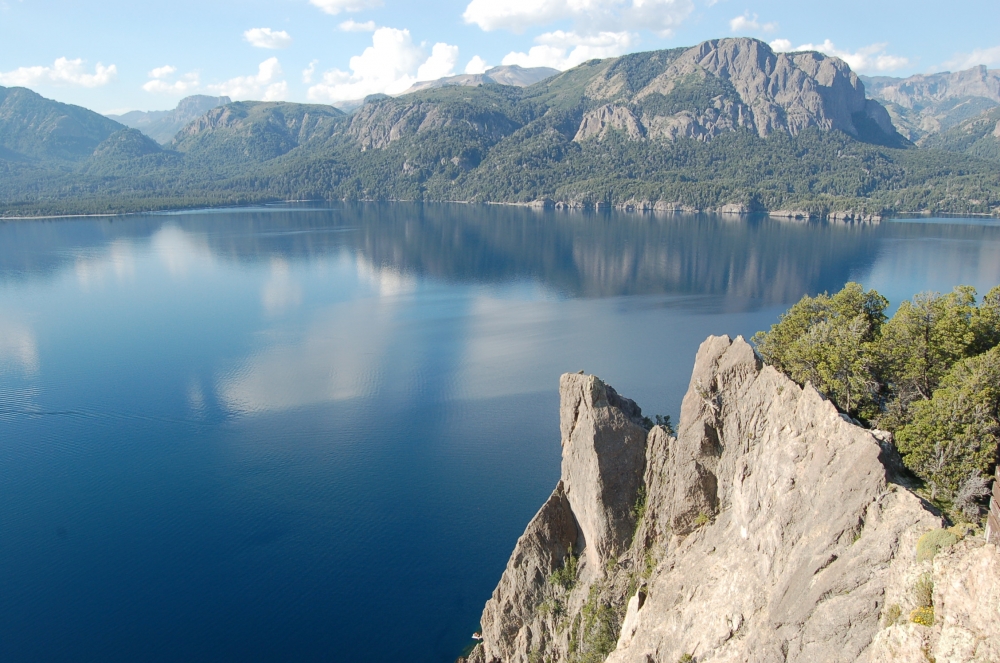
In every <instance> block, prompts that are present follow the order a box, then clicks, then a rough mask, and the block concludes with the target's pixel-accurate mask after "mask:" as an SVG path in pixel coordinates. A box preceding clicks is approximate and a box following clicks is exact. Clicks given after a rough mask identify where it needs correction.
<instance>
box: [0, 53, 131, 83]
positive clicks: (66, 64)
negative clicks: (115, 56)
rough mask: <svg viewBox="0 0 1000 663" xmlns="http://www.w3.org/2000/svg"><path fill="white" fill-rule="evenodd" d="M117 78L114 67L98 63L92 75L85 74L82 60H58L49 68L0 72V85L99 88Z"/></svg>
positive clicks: (27, 68) (39, 67)
mask: <svg viewBox="0 0 1000 663" xmlns="http://www.w3.org/2000/svg"><path fill="white" fill-rule="evenodd" d="M117 76H118V68H117V67H116V66H115V65H109V66H107V67H105V66H104V65H102V64H101V63H100V62H98V63H97V66H96V67H94V73H92V74H90V73H87V72H86V71H85V70H84V68H83V60H81V59H80V58H77V59H76V60H70V59H67V58H59V59H58V60H56V61H55V62H54V63H53V64H52V66H51V67H43V66H37V67H20V68H18V69H15V70H13V71H7V72H0V85H44V84H46V83H55V84H63V85H79V86H81V87H101V86H102V85H107V84H108V83H110V82H111V81H113V80H114V79H115V78H117Z"/></svg>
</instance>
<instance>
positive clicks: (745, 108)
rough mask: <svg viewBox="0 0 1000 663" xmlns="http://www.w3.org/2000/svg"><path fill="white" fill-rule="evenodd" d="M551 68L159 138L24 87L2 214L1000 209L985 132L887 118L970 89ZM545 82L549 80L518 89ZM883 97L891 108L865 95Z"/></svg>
mask: <svg viewBox="0 0 1000 663" xmlns="http://www.w3.org/2000/svg"><path fill="white" fill-rule="evenodd" d="M551 73H552V72H551V71H548V70H543V71H537V70H525V69H520V68H513V67H509V68H496V69H493V70H490V71H488V72H486V74H483V75H481V76H482V77H481V78H477V77H475V76H459V77H451V78H449V79H442V80H440V81H434V82H432V83H430V84H428V85H425V86H424V87H423V89H418V90H415V91H413V92H410V93H407V94H403V95H400V96H396V97H387V96H385V95H377V96H373V97H369V98H368V99H366V100H364V102H363V103H362V104H361V105H360V106H359V107H358V108H357V109H356V110H355V111H354V112H353V113H350V114H348V113H344V112H343V111H341V110H339V109H337V108H334V107H332V106H326V105H319V104H297V103H287V102H253V101H244V102H235V103H223V102H226V101H227V100H226V99H224V98H204V97H202V98H195V99H194V100H189V101H187V102H186V103H182V104H181V107H179V108H178V109H176V110H175V111H172V112H170V113H169V114H167V115H155V116H153V115H150V114H146V115H133V114H129V115H128V116H122V117H121V119H122V120H123V121H125V120H127V121H128V122H130V123H132V124H134V125H136V126H139V123H140V122H147V124H146V125H145V126H146V131H148V132H149V134H153V133H155V134H156V135H153V136H151V137H147V134H144V133H142V132H141V131H140V130H139V129H136V128H132V127H126V126H124V125H123V124H122V123H119V122H116V121H114V120H112V119H110V118H106V117H102V116H100V115H98V114H96V113H92V112H90V111H87V110H86V109H83V108H80V107H76V106H69V105H66V104H59V103H57V102H53V101H50V100H47V99H44V98H42V97H40V96H39V95H37V94H35V93H33V92H31V91H29V90H25V89H23V88H0V172H2V173H4V177H3V178H2V179H0V203H2V204H0V213H2V214H4V215H8V216H12V215H25V214H28V215H30V214H51V213H80V212H88V213H97V212H126V211H139V210H147V209H160V208H169V207H183V206H192V205H215V204H240V203H247V202H253V201H270V200H287V199H295V200H305V199H312V200H340V199H349V200H354V199H360V200H424V201H432V200H437V201H464V202H502V203H531V204H537V205H549V204H555V205H559V206H563V207H601V206H619V207H624V208H635V209H663V210H666V209H701V210H707V209H716V210H722V209H726V210H730V211H740V212H746V211H764V210H770V211H779V210H782V211H784V210H792V211H794V212H795V215H804V216H809V215H817V216H823V215H829V214H834V215H837V216H840V217H847V218H853V217H854V216H855V215H857V216H859V217H860V216H863V215H864V216H867V215H872V214H875V215H879V214H886V213H901V212H925V213H926V212H930V211H936V212H955V213H991V212H993V211H995V210H997V209H1000V178H998V176H997V169H996V161H991V159H995V158H996V157H995V156H991V155H992V154H993V152H991V148H990V146H991V145H992V144H993V143H992V142H991V141H995V140H996V137H995V136H994V135H993V128H990V127H988V126H987V124H988V119H980V120H977V121H976V122H973V123H972V124H968V125H967V124H963V122H961V121H959V122H956V123H954V126H951V127H950V128H949V129H948V130H947V131H945V132H943V133H940V134H937V136H938V138H936V139H935V140H936V141H937V142H932V141H930V139H929V138H927V137H926V136H923V135H922V136H921V137H919V139H918V140H919V141H920V147H917V146H915V145H914V141H913V140H911V139H910V138H908V137H907V135H905V134H901V133H900V132H899V131H897V129H896V126H894V121H893V118H894V117H896V116H898V114H899V113H898V111H893V110H892V109H893V108H895V106H899V107H900V108H902V107H903V106H902V105H901V102H902V101H904V100H905V99H910V100H911V101H910V102H908V103H910V105H911V106H913V107H914V108H916V107H917V106H919V105H920V104H925V101H923V100H924V99H925V98H927V99H929V98H931V97H933V96H934V95H935V94H936V95H938V96H943V97H945V98H947V99H951V98H953V97H954V95H959V97H963V95H964V97H972V96H973V93H974V92H976V91H977V90H979V88H975V87H974V85H973V83H970V82H968V81H967V80H965V79H961V77H959V78H960V80H959V81H958V82H956V83H949V85H951V88H949V89H952V90H953V91H952V92H948V93H940V92H936V91H934V90H937V89H938V88H940V85H939V86H938V88H933V86H931V85H929V84H927V85H924V86H923V87H919V86H916V85H915V84H909V83H907V84H904V83H900V82H897V83H892V82H891V80H890V79H884V78H880V79H877V80H876V79H870V85H871V87H872V89H873V90H875V93H873V94H866V85H865V83H864V80H863V79H862V78H859V77H858V76H857V75H856V74H855V73H854V72H853V71H851V69H850V68H849V67H848V65H847V64H846V63H844V62H843V61H841V60H839V59H837V58H833V57H828V56H825V55H823V54H821V53H817V52H800V53H775V52H774V51H773V50H772V49H771V48H770V46H768V45H767V44H766V43H764V42H761V41H758V40H754V39H744V38H741V39H720V40H711V41H707V42H704V43H702V44H699V45H697V46H695V47H692V48H677V49H671V50H663V51H651V52H645V53H633V54H629V55H625V56H621V57H618V58H609V59H604V60H591V61H588V62H585V63H583V64H581V65H579V66H577V67H575V68H573V69H570V70H568V71H565V72H562V73H555V74H554V75H549V74H551ZM990 75H991V72H986V75H985V78H983V77H980V78H981V79H982V80H985V81H987V83H983V85H986V87H985V88H983V90H981V91H980V93H982V94H988V93H989V88H988V81H989V80H992V79H990V78H989V76H990ZM948 76H952V75H948ZM531 77H538V78H541V79H542V80H538V81H537V82H534V83H531V84H530V85H526V86H521V85H523V84H524V83H527V82H529V81H530V80H531ZM972 78H974V77H972ZM893 80H896V79H893ZM899 80H903V81H905V80H909V79H899ZM948 80H949V81H950V80H951V79H948ZM963 81H965V82H963ZM510 82H513V83H517V85H510V84H506V83H510ZM932 88H933V89H932ZM893 90H896V92H893ZM949 94H951V95H953V97H948V95H949ZM877 95H883V96H882V97H880V99H882V101H879V99H873V98H870V97H872V96H877ZM906 95H909V96H908V97H907V96H906ZM920 95H923V96H920ZM890 96H891V97H892V98H893V99H895V101H887V100H886V98H888V97H890ZM959 97H954V98H959ZM964 97H963V98H964ZM975 98H977V99H980V98H981V99H985V100H987V101H989V98H988V97H975ZM219 103H222V105H219V106H216V104H219ZM883 103H884V104H885V105H883ZM926 103H930V102H926ZM983 103H984V104H985V103H986V102H983ZM199 104H202V106H199ZM894 104H895V106H894ZM205 106H216V107H214V108H209V109H207V110H202V112H201V113H200V114H197V115H196V116H195V117H194V118H193V119H191V120H190V121H189V122H188V123H187V124H185V125H184V126H183V127H182V128H181V129H180V130H179V131H177V132H176V133H175V134H174V135H173V137H172V138H170V139H169V140H165V133H158V131H160V130H157V132H154V130H153V129H151V128H150V127H152V126H154V125H156V126H159V127H167V126H168V120H169V121H172V122H175V123H176V122H179V121H180V118H182V117H184V116H185V113H187V114H189V115H193V114H195V112H196V110H195V109H197V110H201V109H203V108H204V107H205ZM887 106H888V108H889V110H887ZM921 107H922V108H924V107H926V105H924V106H921ZM894 112H895V113H896V115H893V113H894ZM975 117H979V116H975ZM985 117H986V116H983V118H985ZM969 121H970V122H972V120H971V119H970V120H969ZM157 123H159V124H157ZM995 124H996V123H995V122H994V127H995ZM897 125H898V120H897ZM904 129H905V128H904ZM987 129H988V130H987ZM162 131H167V129H166V128H163V129H162ZM952 132H959V133H960V135H956V136H953V135H952ZM962 132H964V133H962ZM154 139H157V140H154ZM158 140H159V141H160V142H162V143H163V144H162V145H161V144H159V143H158V142H157V141H158Z"/></svg>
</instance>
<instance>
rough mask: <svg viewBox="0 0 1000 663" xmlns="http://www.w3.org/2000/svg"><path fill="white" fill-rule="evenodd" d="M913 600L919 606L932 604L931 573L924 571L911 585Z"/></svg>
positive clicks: (932, 585)
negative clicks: (914, 583) (915, 582)
mask: <svg viewBox="0 0 1000 663" xmlns="http://www.w3.org/2000/svg"><path fill="white" fill-rule="evenodd" d="M913 601H914V602H915V603H916V604H917V606H918V607H921V608H930V607H931V606H933V605H934V579H933V578H931V574H929V573H925V574H923V575H922V576H920V578H919V579H918V580H917V584H916V585H914V586H913Z"/></svg>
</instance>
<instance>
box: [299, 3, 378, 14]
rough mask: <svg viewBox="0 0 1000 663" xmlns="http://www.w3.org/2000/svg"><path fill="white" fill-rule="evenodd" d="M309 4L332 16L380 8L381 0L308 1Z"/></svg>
mask: <svg viewBox="0 0 1000 663" xmlns="http://www.w3.org/2000/svg"><path fill="white" fill-rule="evenodd" d="M309 2H310V3H311V4H312V5H314V6H316V7H319V8H320V9H322V10H323V11H325V12H326V13H327V14H334V15H336V14H339V13H340V12H359V11H362V10H365V9H371V8H372V7H381V6H382V0H309Z"/></svg>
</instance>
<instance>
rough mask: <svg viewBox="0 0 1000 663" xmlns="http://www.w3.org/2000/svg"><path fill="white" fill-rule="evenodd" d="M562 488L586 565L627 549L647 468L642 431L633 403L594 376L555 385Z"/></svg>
mask: <svg viewBox="0 0 1000 663" xmlns="http://www.w3.org/2000/svg"><path fill="white" fill-rule="evenodd" d="M559 397H560V405H559V428H560V430H561V432H562V450H563V451H562V457H563V459H562V483H563V486H564V488H565V491H566V497H567V498H568V500H569V504H570V507H571V508H572V510H573V515H574V517H575V518H576V521H577V523H578V525H579V527H580V534H581V535H582V537H583V538H582V541H581V542H580V543H581V544H582V547H583V548H585V549H586V550H587V554H588V558H589V559H590V561H591V562H592V563H594V564H597V565H599V566H600V565H603V564H604V563H605V562H606V561H607V560H608V559H610V558H612V557H617V556H618V555H620V554H622V553H623V552H625V550H627V549H628V545H629V544H630V543H631V541H632V533H633V531H634V530H635V513H634V512H633V507H634V506H635V501H636V496H637V495H638V494H639V489H640V487H641V486H642V475H643V472H644V470H645V465H646V429H645V428H644V427H643V426H642V424H643V420H642V411H641V410H640V409H639V406H637V405H636V404H635V403H634V402H633V401H630V400H629V399H627V398H622V397H621V396H619V395H618V393H617V392H615V390H614V389H612V388H611V387H609V386H608V385H606V384H604V383H603V382H601V381H600V380H599V379H598V378H596V377H594V376H592V375H564V376H562V378H561V379H560V380H559Z"/></svg>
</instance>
